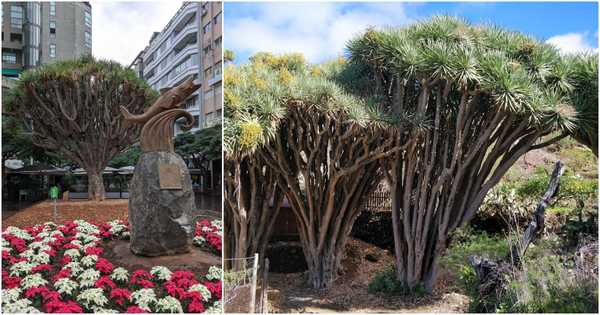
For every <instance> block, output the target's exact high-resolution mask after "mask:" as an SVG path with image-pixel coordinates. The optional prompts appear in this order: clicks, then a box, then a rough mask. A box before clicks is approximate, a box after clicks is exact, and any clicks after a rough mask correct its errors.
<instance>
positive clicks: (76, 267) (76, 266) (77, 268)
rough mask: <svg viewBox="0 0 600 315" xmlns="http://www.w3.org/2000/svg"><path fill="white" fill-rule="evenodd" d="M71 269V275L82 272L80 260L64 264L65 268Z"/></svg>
mask: <svg viewBox="0 0 600 315" xmlns="http://www.w3.org/2000/svg"><path fill="white" fill-rule="evenodd" d="M67 268H68V269H71V275H73V276H76V275H78V274H80V273H81V272H83V267H81V264H80V263H79V262H78V261H72V262H70V263H68V264H66V265H64V266H63V269H67Z"/></svg>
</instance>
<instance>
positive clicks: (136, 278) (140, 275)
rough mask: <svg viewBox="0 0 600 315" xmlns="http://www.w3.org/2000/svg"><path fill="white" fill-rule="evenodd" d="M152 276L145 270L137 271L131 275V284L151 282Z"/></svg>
mask: <svg viewBox="0 0 600 315" xmlns="http://www.w3.org/2000/svg"><path fill="white" fill-rule="evenodd" d="M152 278H153V276H152V275H151V274H150V273H149V272H148V271H146V270H143V269H138V270H136V271H134V272H133V274H132V275H131V284H139V283H140V281H142V280H151V279H152Z"/></svg>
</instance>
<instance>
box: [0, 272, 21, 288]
mask: <svg viewBox="0 0 600 315" xmlns="http://www.w3.org/2000/svg"><path fill="white" fill-rule="evenodd" d="M20 285H21V278H19V277H8V276H4V275H2V288H3V289H12V288H18V287H19V286H20Z"/></svg>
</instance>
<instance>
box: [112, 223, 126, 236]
mask: <svg viewBox="0 0 600 315" xmlns="http://www.w3.org/2000/svg"><path fill="white" fill-rule="evenodd" d="M108 225H110V229H109V231H110V232H111V233H113V234H115V235H118V234H119V233H121V232H123V231H125V229H126V226H125V224H121V223H119V220H114V221H110V222H108Z"/></svg>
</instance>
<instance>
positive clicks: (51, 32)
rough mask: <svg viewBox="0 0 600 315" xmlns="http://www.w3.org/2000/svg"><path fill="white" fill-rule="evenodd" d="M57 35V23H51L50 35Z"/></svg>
mask: <svg viewBox="0 0 600 315" xmlns="http://www.w3.org/2000/svg"><path fill="white" fill-rule="evenodd" d="M55 34H56V21H50V35H55Z"/></svg>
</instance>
